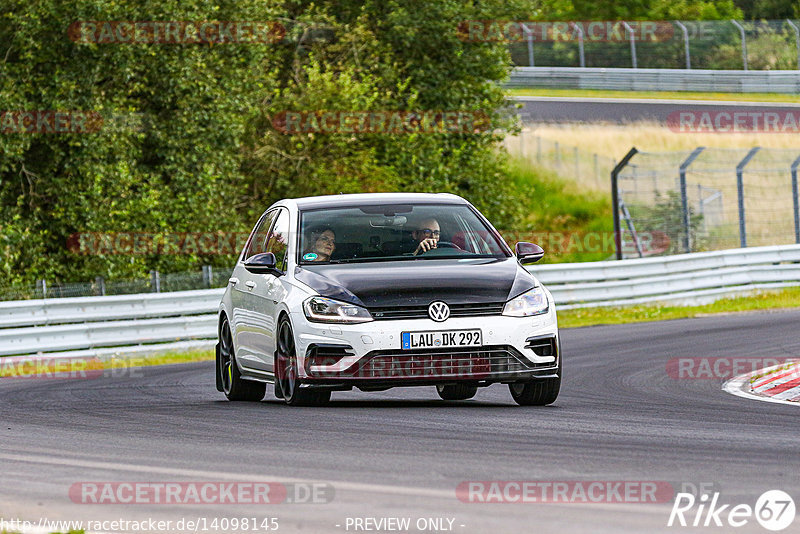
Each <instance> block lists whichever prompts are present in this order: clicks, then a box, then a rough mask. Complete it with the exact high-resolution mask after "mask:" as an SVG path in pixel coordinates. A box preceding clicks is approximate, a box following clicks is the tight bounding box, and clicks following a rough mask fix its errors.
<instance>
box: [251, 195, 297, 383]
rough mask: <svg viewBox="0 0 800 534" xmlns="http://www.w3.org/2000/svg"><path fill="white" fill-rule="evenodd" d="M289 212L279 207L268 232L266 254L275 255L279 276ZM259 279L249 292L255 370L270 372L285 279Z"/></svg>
mask: <svg viewBox="0 0 800 534" xmlns="http://www.w3.org/2000/svg"><path fill="white" fill-rule="evenodd" d="M289 226H290V215H289V211H288V210H287V209H285V208H281V209H280V211H279V213H278V216H277V218H276V219H275V222H274V223H273V225H272V228H271V229H270V232H269V238H268V241H267V250H266V251H267V252H272V253H273V254H274V255H275V268H276V269H277V270H278V271H280V273H285V272H286V264H287V262H288V251H289V239H290V234H289ZM255 276H256V277H257V278H258V280H257V282H256V286H255V287H254V288H253V291H252V298H253V299H254V306H255V308H254V310H255V316H256V317H257V322H258V325H259V328H260V330H259V334H260V335H259V337H258V347H257V348H258V354H257V357H258V358H259V359H260V360H261V361H260V362H259V364H258V368H259V369H262V370H266V371H268V372H272V371H273V362H274V354H275V350H276V349H277V341H276V339H277V331H276V330H277V326H278V323H277V321H278V318H277V316H276V314H277V310H278V303H279V302H281V301H282V300H283V299H284V298H285V296H286V289H285V287H284V280H283V276H282V274H277V273H276V274H259V275H255Z"/></svg>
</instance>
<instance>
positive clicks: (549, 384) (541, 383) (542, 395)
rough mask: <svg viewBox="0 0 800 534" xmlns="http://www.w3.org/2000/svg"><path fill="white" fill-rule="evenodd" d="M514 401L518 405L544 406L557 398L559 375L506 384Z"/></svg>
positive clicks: (559, 386)
mask: <svg viewBox="0 0 800 534" xmlns="http://www.w3.org/2000/svg"><path fill="white" fill-rule="evenodd" d="M508 389H509V391H511V396H512V397H513V398H514V401H515V402H516V403H517V404H519V405H520V406H546V405H548V404H552V403H554V402H555V401H556V398H558V391H559V389H561V377H558V378H542V379H540V380H534V381H531V382H517V383H515V384H509V385H508Z"/></svg>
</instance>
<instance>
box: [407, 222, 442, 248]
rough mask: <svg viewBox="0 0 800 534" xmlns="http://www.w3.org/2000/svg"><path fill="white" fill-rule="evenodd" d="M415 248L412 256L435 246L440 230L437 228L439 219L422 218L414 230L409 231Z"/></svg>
mask: <svg viewBox="0 0 800 534" xmlns="http://www.w3.org/2000/svg"><path fill="white" fill-rule="evenodd" d="M411 236H412V237H413V238H414V242H415V243H416V244H417V248H416V249H415V250H414V253H413V254H414V256H417V255H418V254H422V253H424V252H428V251H429V250H431V249H433V248H437V246H438V243H439V237H440V236H441V231H440V228H439V221H437V220H436V219H434V218H432V217H431V218H430V219H423V220H421V221H420V222H419V223H418V224H417V228H416V230H414V231H413V232H411Z"/></svg>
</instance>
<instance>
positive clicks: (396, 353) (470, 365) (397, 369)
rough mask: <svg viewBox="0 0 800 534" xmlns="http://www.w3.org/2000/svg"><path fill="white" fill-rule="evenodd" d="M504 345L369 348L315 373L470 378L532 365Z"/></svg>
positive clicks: (375, 377)
mask: <svg viewBox="0 0 800 534" xmlns="http://www.w3.org/2000/svg"><path fill="white" fill-rule="evenodd" d="M533 368H534V367H533V366H532V365H530V364H526V363H524V362H523V358H522V357H521V356H520V355H518V353H517V352H516V351H515V350H514V349H513V348H512V347H508V346H496V347H477V348H474V349H469V348H464V349H436V350H427V351H402V350H389V351H373V352H370V353H369V354H367V355H366V356H365V357H364V358H362V359H361V360H360V361H359V362H358V363H357V364H355V365H354V366H352V367H350V368H349V369H347V370H344V371H334V372H325V371H323V372H321V371H315V372H314V376H315V377H320V378H322V377H341V378H370V379H388V380H392V379H393V380H400V379H426V378H447V379H470V380H480V379H483V378H487V377H489V376H490V375H494V374H505V373H516V372H522V371H527V370H530V369H533Z"/></svg>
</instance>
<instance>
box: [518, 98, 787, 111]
mask: <svg viewBox="0 0 800 534" xmlns="http://www.w3.org/2000/svg"><path fill="white" fill-rule="evenodd" d="M507 98H508V99H509V100H516V101H518V102H580V103H581V104H591V103H601V104H680V105H682V106H692V105H695V106H696V105H701V106H723V107H734V106H736V107H739V106H749V107H779V108H797V107H800V104H796V103H794V102H752V101H741V100H678V99H674V100H673V99H670V98H607V97H591V96H587V97H585V98H584V97H580V96H511V97H507Z"/></svg>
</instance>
